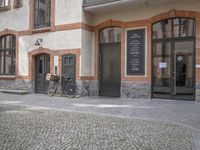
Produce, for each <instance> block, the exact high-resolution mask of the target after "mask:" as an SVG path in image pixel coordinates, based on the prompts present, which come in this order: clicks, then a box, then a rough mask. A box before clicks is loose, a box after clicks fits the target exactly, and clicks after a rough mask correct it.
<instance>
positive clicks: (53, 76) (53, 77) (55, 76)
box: [50, 75, 60, 82]
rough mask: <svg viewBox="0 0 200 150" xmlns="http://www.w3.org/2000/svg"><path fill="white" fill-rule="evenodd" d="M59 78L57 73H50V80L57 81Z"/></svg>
mask: <svg viewBox="0 0 200 150" xmlns="http://www.w3.org/2000/svg"><path fill="white" fill-rule="evenodd" d="M59 79H60V77H59V76H58V75H51V78H50V80H51V81H55V82H58V81H59Z"/></svg>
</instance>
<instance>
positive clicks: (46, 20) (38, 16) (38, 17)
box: [34, 0, 51, 29]
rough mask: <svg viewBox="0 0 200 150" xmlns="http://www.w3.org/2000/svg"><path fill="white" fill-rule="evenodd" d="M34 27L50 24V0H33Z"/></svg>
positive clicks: (43, 26)
mask: <svg viewBox="0 0 200 150" xmlns="http://www.w3.org/2000/svg"><path fill="white" fill-rule="evenodd" d="M34 2H35V14H34V15H35V22H34V27H35V29H39V28H45V27H49V26H50V10H51V0H35V1H34Z"/></svg>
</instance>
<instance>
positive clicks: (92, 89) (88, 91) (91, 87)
mask: <svg viewBox="0 0 200 150" xmlns="http://www.w3.org/2000/svg"><path fill="white" fill-rule="evenodd" d="M76 84H77V88H78V94H79V95H81V96H98V81H91V80H80V81H76Z"/></svg>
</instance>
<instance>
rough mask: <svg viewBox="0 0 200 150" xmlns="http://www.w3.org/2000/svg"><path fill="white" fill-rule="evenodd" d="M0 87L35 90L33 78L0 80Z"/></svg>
mask: <svg viewBox="0 0 200 150" xmlns="http://www.w3.org/2000/svg"><path fill="white" fill-rule="evenodd" d="M0 89H9V90H25V91H28V92H30V93H32V92H33V82H32V81H31V80H0Z"/></svg>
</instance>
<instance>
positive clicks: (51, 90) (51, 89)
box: [48, 81, 57, 96]
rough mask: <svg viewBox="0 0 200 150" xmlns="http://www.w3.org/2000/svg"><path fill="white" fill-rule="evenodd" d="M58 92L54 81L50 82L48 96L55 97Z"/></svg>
mask: <svg viewBox="0 0 200 150" xmlns="http://www.w3.org/2000/svg"><path fill="white" fill-rule="evenodd" d="M56 91H57V86H56V83H55V82H53V81H50V83H49V89H48V95H49V96H53V95H54V94H55V93H56Z"/></svg>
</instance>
